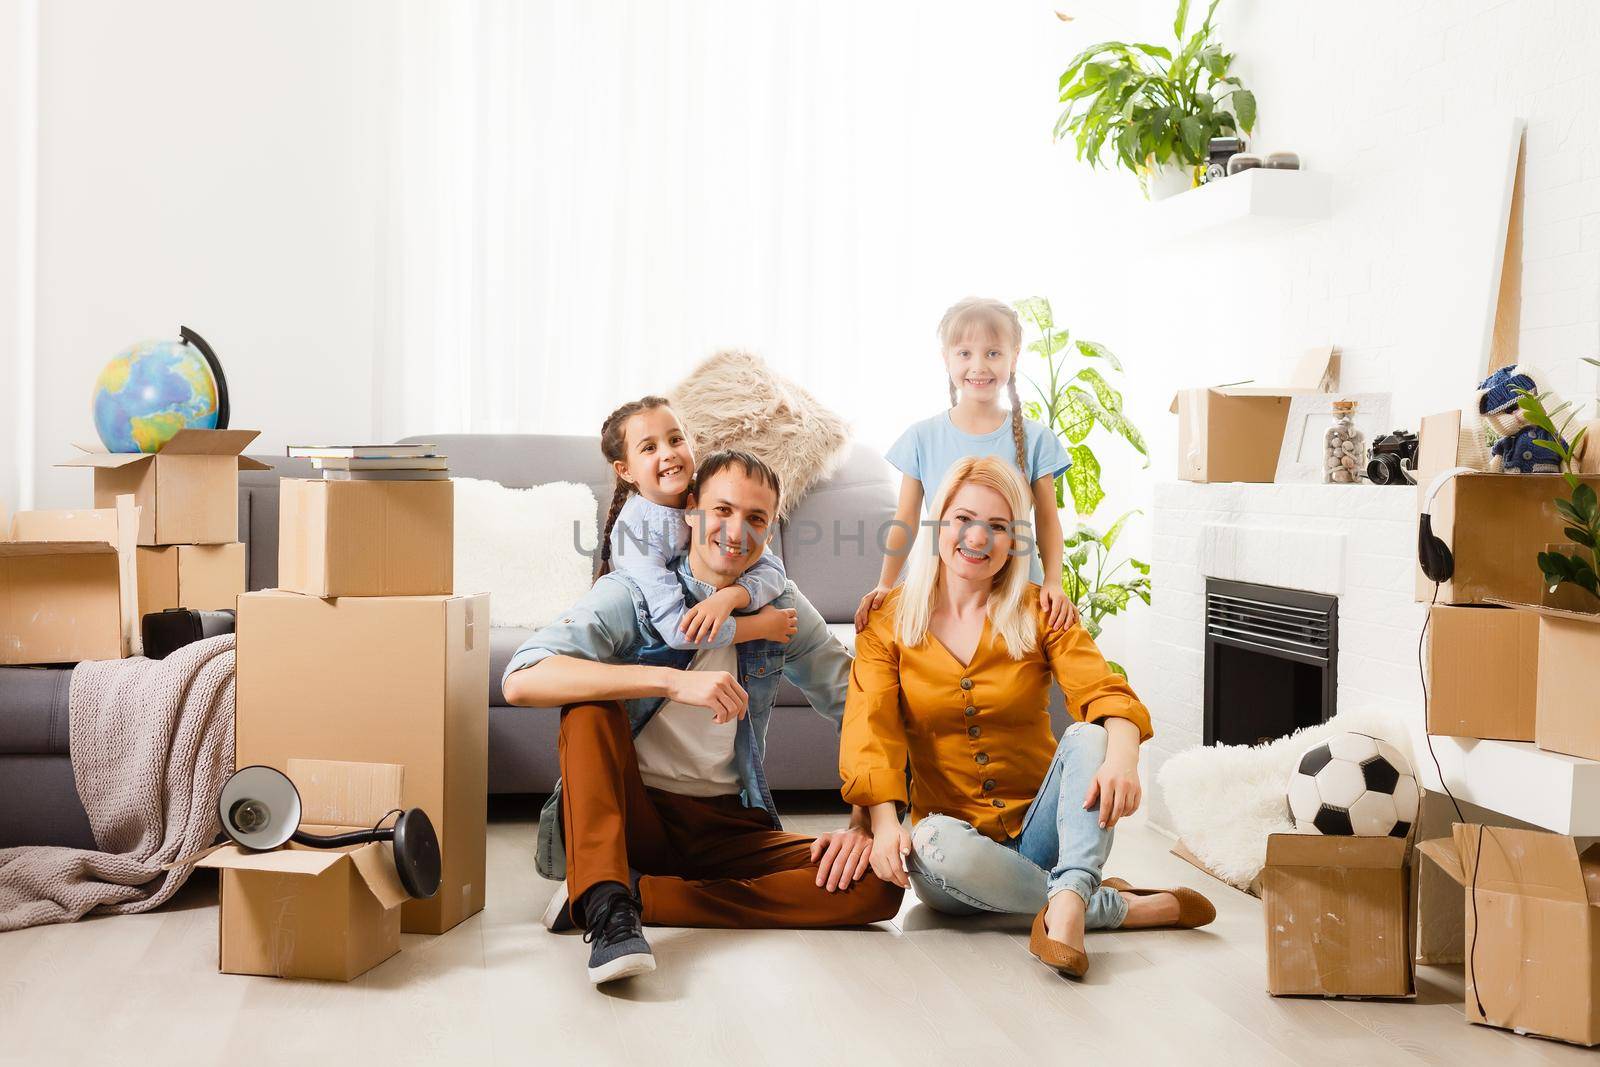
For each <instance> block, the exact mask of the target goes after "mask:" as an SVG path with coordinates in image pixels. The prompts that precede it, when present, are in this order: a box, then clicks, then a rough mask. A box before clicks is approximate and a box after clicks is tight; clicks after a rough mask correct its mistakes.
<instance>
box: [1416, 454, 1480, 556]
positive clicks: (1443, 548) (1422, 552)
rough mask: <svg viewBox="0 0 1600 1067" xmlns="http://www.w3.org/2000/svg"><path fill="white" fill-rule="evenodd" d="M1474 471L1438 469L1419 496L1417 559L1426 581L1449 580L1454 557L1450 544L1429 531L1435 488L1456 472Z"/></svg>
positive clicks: (1431, 523)
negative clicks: (1420, 510)
mask: <svg viewBox="0 0 1600 1067" xmlns="http://www.w3.org/2000/svg"><path fill="white" fill-rule="evenodd" d="M1477 473H1479V472H1478V471H1475V470H1473V469H1472V468H1471V467H1451V468H1449V469H1448V470H1443V471H1440V472H1439V474H1438V476H1437V477H1435V478H1434V479H1433V481H1432V482H1430V483H1429V484H1428V491H1427V492H1426V493H1424V494H1423V497H1422V515H1421V517H1420V518H1419V519H1418V520H1417V562H1418V563H1419V564H1421V565H1422V573H1423V574H1425V575H1427V577H1428V581H1430V582H1434V583H1443V582H1448V581H1449V580H1450V576H1451V575H1452V574H1454V573H1455V571H1456V558H1455V556H1454V555H1453V554H1452V553H1451V551H1450V546H1449V545H1447V544H1445V543H1444V539H1443V538H1442V537H1440V536H1439V535H1438V534H1436V533H1434V532H1433V515H1432V514H1431V513H1432V511H1433V498H1434V497H1435V496H1437V495H1438V493H1439V490H1440V489H1443V488H1444V483H1446V482H1448V481H1449V480H1450V479H1451V478H1454V477H1455V476H1456V475H1458V474H1477Z"/></svg>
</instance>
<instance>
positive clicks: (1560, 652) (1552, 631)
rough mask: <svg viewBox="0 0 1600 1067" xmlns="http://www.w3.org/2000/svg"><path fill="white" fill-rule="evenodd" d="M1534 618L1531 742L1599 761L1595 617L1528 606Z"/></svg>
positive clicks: (1599, 647) (1599, 649)
mask: <svg viewBox="0 0 1600 1067" xmlns="http://www.w3.org/2000/svg"><path fill="white" fill-rule="evenodd" d="M1528 613H1529V614H1531V615H1534V616H1536V617H1537V618H1538V620H1539V684H1538V694H1537V700H1536V704H1537V714H1536V715H1535V720H1536V725H1535V729H1534V741H1535V742H1537V743H1538V745H1539V747H1540V748H1542V749H1545V750H1546V751H1549V752H1564V753H1566V754H1567V755H1569V756H1581V757H1583V758H1584V759H1592V760H1600V713H1597V698H1596V684H1595V682H1596V678H1597V677H1600V674H1597V672H1600V666H1597V665H1600V615H1596V614H1589V613H1585V612H1577V611H1564V610H1562V609H1560V608H1547V607H1532V606H1530V607H1529V608H1528Z"/></svg>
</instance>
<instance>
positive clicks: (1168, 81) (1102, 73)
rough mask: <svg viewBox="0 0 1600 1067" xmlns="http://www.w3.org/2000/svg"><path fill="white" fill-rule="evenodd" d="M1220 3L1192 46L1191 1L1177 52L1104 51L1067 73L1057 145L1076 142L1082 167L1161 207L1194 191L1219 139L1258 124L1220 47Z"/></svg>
mask: <svg viewBox="0 0 1600 1067" xmlns="http://www.w3.org/2000/svg"><path fill="white" fill-rule="evenodd" d="M1218 2H1219V0H1212V2H1211V6H1210V7H1209V8H1208V9H1207V10H1206V17H1205V21H1204V22H1202V23H1201V24H1200V28H1199V29H1198V30H1196V31H1195V32H1194V33H1192V34H1190V35H1189V37H1188V39H1187V40H1185V39H1184V29H1185V27H1186V24H1187V23H1188V19H1189V0H1179V3H1178V13H1177V17H1176V18H1175V19H1174V20H1173V23H1172V32H1173V36H1174V37H1175V38H1176V40H1175V42H1174V43H1175V45H1176V46H1177V50H1176V52H1174V51H1173V49H1171V48H1167V47H1165V46H1163V45H1155V44H1124V43H1123V42H1121V41H1103V42H1101V43H1100V44H1097V45H1093V46H1091V47H1089V48H1086V49H1084V50H1083V51H1082V52H1080V53H1078V55H1077V56H1075V57H1074V58H1073V60H1072V62H1071V63H1070V64H1068V66H1067V69H1066V70H1065V71H1064V72H1062V75H1061V82H1060V90H1061V102H1062V103H1063V104H1066V105H1067V106H1066V110H1064V111H1062V112H1061V117H1060V118H1059V119H1057V120H1056V129H1055V136H1056V139H1057V140H1061V139H1062V138H1064V137H1066V136H1067V135H1069V134H1070V135H1071V136H1072V138H1073V140H1074V141H1075V142H1076V144H1077V158H1078V159H1080V160H1083V159H1086V160H1088V162H1089V165H1090V166H1091V167H1096V166H1099V165H1100V164H1101V163H1103V162H1105V153H1106V152H1108V151H1109V152H1110V153H1111V155H1112V158H1113V165H1115V166H1120V167H1123V168H1125V169H1127V170H1129V171H1131V172H1132V173H1134V174H1135V175H1137V176H1138V177H1139V181H1140V184H1141V185H1142V186H1143V187H1144V190H1145V195H1146V196H1147V197H1150V198H1152V199H1157V200H1159V199H1161V198H1162V197H1164V196H1169V195H1171V194H1172V193H1174V192H1177V191H1181V190H1182V189H1188V188H1192V187H1193V186H1194V185H1195V184H1196V183H1197V181H1198V178H1199V174H1200V171H1201V168H1202V167H1203V166H1204V164H1205V162H1206V157H1207V153H1208V150H1209V146H1210V142H1211V138H1213V137H1223V136H1227V135H1230V134H1235V133H1238V132H1240V131H1243V132H1245V133H1248V132H1250V131H1251V130H1253V129H1254V128H1255V123H1256V98H1255V94H1254V93H1252V92H1250V90H1248V89H1246V88H1245V87H1244V85H1243V83H1241V82H1240V81H1239V79H1238V78H1236V77H1234V76H1233V74H1232V73H1230V70H1231V68H1232V66H1233V59H1234V57H1233V54H1232V53H1231V52H1225V51H1223V49H1222V46H1221V45H1220V44H1218V43H1217V42H1215V41H1213V40H1212V25H1211V17H1212V15H1213V14H1214V13H1215V12H1216V10H1217V3H1218Z"/></svg>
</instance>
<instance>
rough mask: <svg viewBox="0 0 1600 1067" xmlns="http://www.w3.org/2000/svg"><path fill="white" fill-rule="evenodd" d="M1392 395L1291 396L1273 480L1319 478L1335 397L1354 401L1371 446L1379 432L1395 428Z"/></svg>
mask: <svg viewBox="0 0 1600 1067" xmlns="http://www.w3.org/2000/svg"><path fill="white" fill-rule="evenodd" d="M1391 399H1392V398H1391V396H1390V394H1388V393H1302V394H1299V395H1297V396H1292V397H1290V398H1289V418H1288V421H1286V422H1285V423H1284V427H1283V444H1282V445H1281V446H1280V448H1279V450H1278V469H1277V471H1276V473H1275V474H1274V475H1273V479H1272V480H1273V481H1274V482H1300V483H1305V482H1321V481H1322V437H1323V434H1325V433H1326V432H1327V430H1328V427H1329V426H1331V425H1333V418H1334V415H1333V405H1334V403H1335V401H1340V400H1350V401H1354V402H1355V405H1356V411H1355V425H1356V428H1357V429H1359V430H1361V431H1362V432H1363V433H1365V434H1366V435H1367V447H1368V448H1370V447H1372V442H1373V441H1375V440H1377V438H1378V437H1379V436H1380V435H1381V434H1386V433H1388V432H1389V431H1390V430H1392V429H1394V427H1393V426H1391V425H1389V419H1390V415H1389V408H1390V403H1391ZM1361 473H1363V474H1364V473H1365V471H1364V470H1363V471H1362V472H1361ZM1357 484H1359V481H1358V483H1357Z"/></svg>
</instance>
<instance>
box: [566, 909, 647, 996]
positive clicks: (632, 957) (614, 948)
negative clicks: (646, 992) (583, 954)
mask: <svg viewBox="0 0 1600 1067" xmlns="http://www.w3.org/2000/svg"><path fill="white" fill-rule="evenodd" d="M584 910H585V911H586V912H593V911H598V912H599V914H586V915H585V916H584V918H585V920H587V922H586V925H587V927H588V929H587V930H585V931H584V935H583V939H584V940H585V941H586V942H589V944H590V945H591V947H590V949H589V981H591V982H593V983H594V984H595V985H600V984H601V983H602V982H614V981H616V980H617V979H619V978H632V977H634V976H635V975H639V974H649V973H650V972H651V971H653V970H655V969H656V958H655V955H654V954H653V953H652V952H651V951H650V943H649V942H648V941H646V940H645V939H644V929H643V927H642V926H641V925H640V922H639V902H638V901H637V900H635V899H634V898H633V897H632V896H631V895H629V894H627V893H624V892H622V891H621V889H620V888H619V889H618V891H617V892H616V893H615V894H613V895H611V896H609V897H606V898H605V899H604V900H602V901H599V902H597V903H596V904H594V905H592V906H591V905H588V904H585V906H584Z"/></svg>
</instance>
